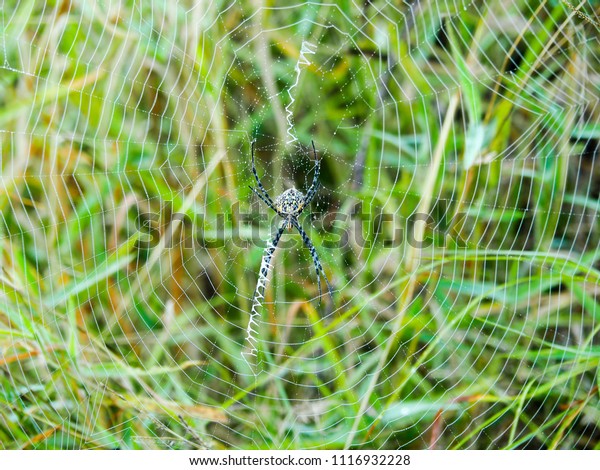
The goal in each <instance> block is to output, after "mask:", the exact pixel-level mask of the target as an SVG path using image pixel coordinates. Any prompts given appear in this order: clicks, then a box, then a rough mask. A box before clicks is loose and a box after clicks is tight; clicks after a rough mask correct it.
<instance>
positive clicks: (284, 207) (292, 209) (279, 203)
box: [274, 188, 304, 215]
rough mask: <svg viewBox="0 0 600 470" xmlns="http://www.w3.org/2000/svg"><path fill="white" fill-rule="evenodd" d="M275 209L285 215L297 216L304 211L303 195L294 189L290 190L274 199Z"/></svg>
mask: <svg viewBox="0 0 600 470" xmlns="http://www.w3.org/2000/svg"><path fill="white" fill-rule="evenodd" d="M274 202H275V208H276V209H277V210H278V211H279V212H280V213H281V214H285V215H299V214H300V212H302V209H304V194H302V191H298V190H297V189H296V188H290V189H287V190H286V191H284V192H283V193H281V194H280V195H279V196H278V197H277V198H276V199H275V201H274Z"/></svg>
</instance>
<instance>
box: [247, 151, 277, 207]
mask: <svg viewBox="0 0 600 470" xmlns="http://www.w3.org/2000/svg"><path fill="white" fill-rule="evenodd" d="M252 173H253V174H254V179H255V180H256V184H257V185H258V189H260V192H261V193H262V195H263V196H264V198H262V197H261V199H262V200H263V201H265V203H266V204H267V205H268V206H269V207H271V208H272V209H274V206H275V203H274V202H273V199H271V196H269V193H268V192H267V190H266V189H265V187H264V186H263V184H262V183H261V182H260V178H259V177H258V172H257V171H256V164H255V163H254V141H252ZM254 192H255V193H256V194H258V192H257V191H254Z"/></svg>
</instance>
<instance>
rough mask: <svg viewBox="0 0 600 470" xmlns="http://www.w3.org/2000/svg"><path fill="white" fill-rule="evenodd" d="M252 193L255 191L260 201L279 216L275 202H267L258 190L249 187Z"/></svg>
mask: <svg viewBox="0 0 600 470" xmlns="http://www.w3.org/2000/svg"><path fill="white" fill-rule="evenodd" d="M248 187H249V188H250V189H251V190H252V191H254V194H256V195H257V196H258V197H259V198H260V200H261V201H262V202H264V203H265V204H266V205H267V206H269V207H270V208H271V209H273V210H274V211H275V212H277V214H279V211H278V210H277V209H276V208H275V205H274V204H273V201H270V200H267V199H266V198H265V197H264V196H263V195H262V194H261V193H259V192H258V191H257V189H256V188H255V187H253V186H248Z"/></svg>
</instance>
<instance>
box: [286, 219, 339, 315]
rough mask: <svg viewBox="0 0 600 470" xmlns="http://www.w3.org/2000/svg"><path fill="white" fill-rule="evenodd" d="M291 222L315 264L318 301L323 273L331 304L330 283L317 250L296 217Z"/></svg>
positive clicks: (320, 295)
mask: <svg viewBox="0 0 600 470" xmlns="http://www.w3.org/2000/svg"><path fill="white" fill-rule="evenodd" d="M292 224H293V225H294V227H296V230H298V232H299V233H300V236H301V237H302V241H303V242H304V244H305V245H306V247H307V248H308V250H309V251H310V255H311V256H312V260H313V264H314V265H315V271H316V272H317V279H318V286H319V303H320V302H321V297H322V295H323V293H322V292H321V275H323V279H325V283H326V284H327V290H328V291H329V297H330V298H331V303H332V304H333V293H332V291H333V289H332V288H331V284H330V283H329V279H327V275H326V274H325V271H324V270H323V266H321V261H320V260H319V255H318V254H317V250H316V249H315V247H314V245H313V244H312V242H311V241H310V238H309V237H308V235H307V233H306V232H305V231H304V229H303V228H302V226H301V225H300V223H299V222H298V221H297V220H296V219H292Z"/></svg>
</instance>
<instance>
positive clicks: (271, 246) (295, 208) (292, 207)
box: [250, 141, 333, 303]
mask: <svg viewBox="0 0 600 470" xmlns="http://www.w3.org/2000/svg"><path fill="white" fill-rule="evenodd" d="M311 144H312V148H313V154H314V157H315V175H314V177H313V181H312V184H311V186H310V188H309V189H308V191H307V192H306V195H304V194H302V192H301V191H298V190H297V189H296V188H290V189H287V190H285V191H284V192H283V193H281V194H280V195H279V196H278V197H276V198H275V201H273V200H272V199H271V197H270V196H269V193H268V192H267V190H266V189H265V187H264V186H263V184H262V183H261V181H260V178H259V177H258V173H257V171H256V164H255V163H254V142H252V173H254V179H255V180H256V184H257V186H258V189H256V188H254V187H252V186H250V189H251V190H252V191H254V193H255V194H256V195H257V196H258V197H259V198H260V200H261V201H262V202H264V203H265V204H266V205H267V206H268V207H270V208H271V209H272V210H273V211H275V213H276V214H277V215H278V216H279V217H281V218H282V219H283V223H282V224H281V226H280V227H279V229H278V230H277V232H276V233H275V236H274V237H273V239H272V240H271V241H270V243H268V244H267V248H266V249H265V254H264V257H263V265H262V266H261V272H260V274H259V275H260V277H261V278H263V279H266V277H267V272H268V269H269V266H270V265H271V258H272V257H273V253H274V252H275V248H277V244H278V243H279V239H280V238H281V235H283V231H284V230H285V229H286V228H287V229H288V230H292V227H294V228H295V229H296V230H298V233H300V236H301V237H302V241H303V242H304V244H305V245H306V247H307V248H308V250H309V251H310V255H311V256H312V260H313V264H314V266H315V271H316V272H317V279H318V286H319V303H320V302H321V297H322V295H323V293H322V291H321V275H323V279H325V283H326V284H327V290H328V291H329V297H330V298H331V302H332V303H333V294H332V289H331V284H329V279H327V276H326V274H325V271H323V266H321V261H319V255H317V250H316V249H315V247H314V245H313V244H312V242H311V240H310V238H309V237H308V235H307V233H306V232H305V231H304V229H303V228H302V226H301V225H300V222H299V221H298V217H300V214H302V211H303V210H304V209H305V208H306V207H308V206H309V205H310V203H311V201H312V200H313V199H314V197H315V195H316V194H317V190H318V189H319V186H320V183H319V172H320V170H321V160H320V159H319V158H317V150H316V149H315V143H314V142H312V141H311Z"/></svg>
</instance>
